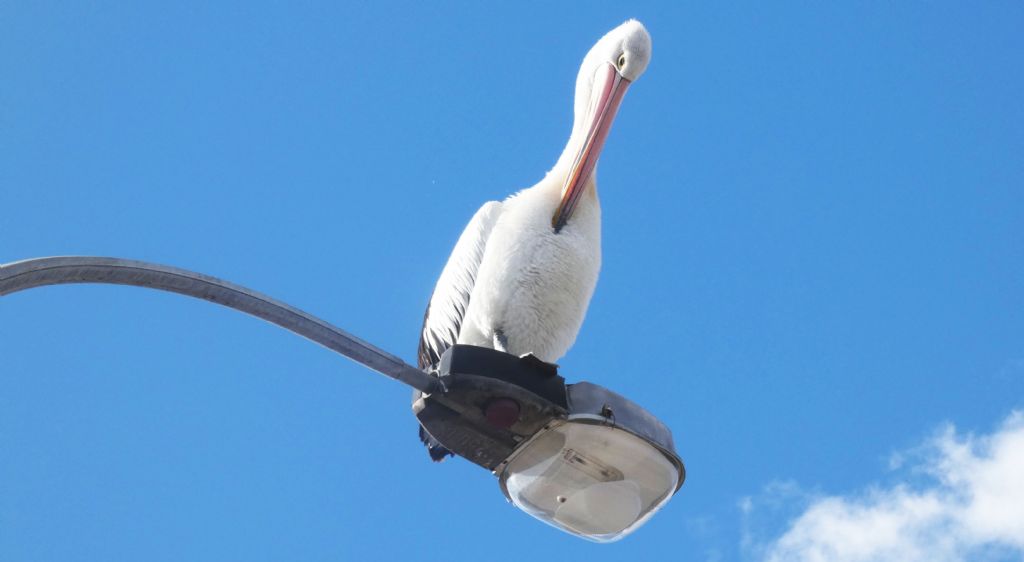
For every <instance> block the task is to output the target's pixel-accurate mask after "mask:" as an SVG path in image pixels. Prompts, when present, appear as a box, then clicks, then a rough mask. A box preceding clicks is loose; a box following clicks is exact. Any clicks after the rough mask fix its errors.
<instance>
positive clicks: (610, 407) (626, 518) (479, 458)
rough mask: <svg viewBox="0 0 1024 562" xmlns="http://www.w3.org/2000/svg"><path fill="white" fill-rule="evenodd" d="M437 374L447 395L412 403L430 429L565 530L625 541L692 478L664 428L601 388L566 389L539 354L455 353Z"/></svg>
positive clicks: (519, 501)
mask: <svg viewBox="0 0 1024 562" xmlns="http://www.w3.org/2000/svg"><path fill="white" fill-rule="evenodd" d="M437 376H438V379H439V381H440V382H441V388H442V391H440V392H434V393H431V394H420V393H417V395H416V396H415V397H414V398H415V400H414V402H413V412H414V413H415V414H416V417H417V419H418V420H419V421H420V423H421V424H422V425H423V428H424V429H425V430H426V431H427V432H428V433H429V434H430V435H431V436H432V437H433V438H434V439H436V440H437V441H438V442H439V443H441V445H442V446H444V447H445V448H447V449H448V450H450V451H452V453H454V454H456V455H458V456H461V457H464V458H466V459H467V460H469V461H470V462H473V463H475V464H477V465H479V466H482V467H484V468H486V469H488V470H490V471H491V472H492V473H494V474H495V475H496V476H497V477H498V482H499V485H500V486H501V490H502V492H503V493H504V494H505V496H506V498H508V500H509V501H510V502H511V503H512V504H513V505H515V506H516V507H518V508H519V509H521V510H523V511H525V512H526V513H528V514H530V515H531V516H533V517H536V518H537V519H540V520H541V521H544V522H545V523H548V524H550V525H552V526H554V527H557V528H559V529H561V530H563V531H566V532H568V533H571V534H573V535H576V536H579V537H582V538H585V539H588V540H592V541H596V542H611V541H615V540H618V539H621V538H622V537H624V536H626V535H627V534H629V533H630V532H632V531H634V530H636V529H637V528H639V527H640V526H642V525H643V524H644V523H645V522H646V521H648V520H649V519H650V518H651V517H652V516H653V515H654V514H655V513H656V512H657V511H658V509H660V508H661V507H662V506H664V505H665V504H666V503H667V502H668V500H669V499H671V497H672V496H673V495H674V494H675V492H676V491H678V490H679V488H680V486H682V484H683V480H684V479H685V477H686V470H685V467H684V466H683V462H682V459H680V458H679V455H678V454H677V453H676V450H675V445H674V443H673V440H672V433H671V431H669V429H668V427H666V426H665V424H663V423H662V422H661V421H659V420H658V419H657V418H655V417H654V416H653V415H651V414H650V413H649V412H647V411H646V410H644V409H643V408H641V407H640V406H639V405H637V404H635V403H634V402H632V401H630V400H628V399H626V398H624V397H623V396H620V395H618V394H616V393H614V392H612V391H610V390H607V389H605V388H603V387H601V386H598V385H595V384H592V383H588V382H579V383H575V384H568V385H567V384H566V383H565V379H564V378H562V377H561V376H559V375H558V372H557V367H556V366H555V365H552V364H549V363H545V362H543V361H541V360H539V359H537V358H536V357H533V356H532V355H526V356H523V357H517V356H515V355H510V354H508V353H503V352H501V351H496V350H493V349H487V348H482V347H475V346H468V345H455V346H453V347H451V348H450V349H448V350H447V351H446V352H445V353H444V355H443V356H442V357H441V361H440V363H439V365H438V371H437Z"/></svg>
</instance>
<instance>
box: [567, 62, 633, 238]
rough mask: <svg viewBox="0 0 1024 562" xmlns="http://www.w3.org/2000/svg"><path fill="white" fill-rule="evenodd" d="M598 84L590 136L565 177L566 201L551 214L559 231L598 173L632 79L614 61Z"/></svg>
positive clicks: (600, 71)
mask: <svg viewBox="0 0 1024 562" xmlns="http://www.w3.org/2000/svg"><path fill="white" fill-rule="evenodd" d="M596 80H597V83H595V84H594V86H595V87H596V88H600V92H601V94H600V96H599V97H598V100H597V106H596V107H595V108H594V109H593V111H591V113H590V122H589V123H587V126H586V131H587V136H586V137H585V140H584V141H583V146H582V147H581V148H580V151H579V153H577V154H576V158H575V160H573V163H572V168H570V169H569V174H568V175H567V176H566V178H565V186H563V187H562V201H561V203H559V204H558V208H557V209H555V214H554V216H553V217H551V226H552V227H554V229H555V232H558V231H560V230H562V227H563V226H565V223H566V222H568V221H569V218H570V217H571V216H572V212H573V210H574V209H575V208H576V204H577V203H579V199H580V197H581V196H582V195H583V192H584V190H585V188H586V185H587V181H588V180H590V176H591V174H593V173H594V167H595V166H597V159H598V158H600V157H601V149H602V148H604V141H605V139H606V138H607V137H608V131H610V130H611V128H612V121H614V120H615V113H616V112H617V111H618V110H619V104H621V103H622V97H623V96H624V95H626V89H627V88H628V87H629V84H630V82H629V80H626V79H625V78H623V77H622V75H621V74H619V73H618V71H617V70H615V67H614V66H612V64H611V63H608V64H607V65H605V68H603V69H601V70H599V71H598V76H597V78H596Z"/></svg>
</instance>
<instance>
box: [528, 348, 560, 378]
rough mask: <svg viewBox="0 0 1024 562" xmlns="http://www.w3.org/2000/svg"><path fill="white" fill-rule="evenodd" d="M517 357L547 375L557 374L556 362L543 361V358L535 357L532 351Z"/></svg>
mask: <svg viewBox="0 0 1024 562" xmlns="http://www.w3.org/2000/svg"><path fill="white" fill-rule="evenodd" d="M519 359H520V360H521V361H524V362H526V363H527V364H528V365H530V366H532V367H534V368H536V369H537V370H538V371H541V372H543V373H544V374H545V375H547V376H549V377H553V376H555V375H557V374H558V364H557V363H548V362H547V361H544V360H543V359H541V358H540V357H537V356H536V355H534V354H532V353H527V354H526V355H520V356H519Z"/></svg>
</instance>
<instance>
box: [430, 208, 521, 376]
mask: <svg viewBox="0 0 1024 562" xmlns="http://www.w3.org/2000/svg"><path fill="white" fill-rule="evenodd" d="M499 215H501V203H499V202H497V201H491V202H489V203H486V204H485V205H484V206H483V207H480V210H479V211H477V212H476V214H475V215H473V218H472V220H470V221H469V224H468V225H466V229H465V230H463V231H462V236H459V241H458V242H456V243H455V249H453V250H452V255H451V257H449V258H448V263H447V264H445V266H444V271H442V272H441V277H440V278H439V279H438V280H437V285H436V286H435V287H434V294H433V295H431V297H430V304H428V305H427V311H426V313H425V314H424V315H423V333H422V334H421V335H420V347H419V351H418V352H417V354H416V363H417V365H418V366H419V368H420V369H427V368H429V367H431V366H433V365H436V364H437V362H438V361H440V360H441V354H443V353H444V352H445V350H446V349H448V348H449V347H451V346H453V345H455V342H457V341H458V340H459V329H461V327H462V321H463V319H464V318H465V316H466V309H467V308H468V307H469V297H470V295H471V294H473V284H474V283H475V282H476V273H477V270H478V269H479V268H480V261H481V260H482V259H483V256H484V248H485V247H486V246H487V239H488V238H490V236H491V229H492V228H494V223H495V222H497V221H498V216H499Z"/></svg>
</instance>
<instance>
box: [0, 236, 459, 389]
mask: <svg viewBox="0 0 1024 562" xmlns="http://www.w3.org/2000/svg"><path fill="white" fill-rule="evenodd" d="M62 283H107V284H114V285H134V286H136V287H148V288H150V289H160V290H161V291H170V292H172V293H179V294H182V295H186V296H189V297H195V298H198V299H204V300H208V301H210V302H215V303H217V304H219V305H223V306H226V307H228V308H233V309H235V310H240V311H242V312H245V313H246V314H251V315H253V316H255V317H257V318H261V319H263V320H266V321H267V322H272V323H274V324H277V325H278V326H281V327H282V328H284V329H286V330H290V331H292V332H295V333H296V334H299V335H300V336H302V337H304V338H307V339H310V340H312V341H314V342H316V343H318V344H320V345H322V346H324V347H326V348H327V349H330V350H333V351H336V352H338V353H340V354H342V355H344V356H345V357H348V358H349V359H352V360H353V361H355V362H357V363H361V364H363V365H365V366H367V367H369V368H371V369H373V370H374V371H377V372H379V373H382V374H384V375H386V376H389V377H391V378H393V379H397V380H399V381H401V382H404V383H405V384H407V385H409V386H411V387H413V388H415V389H418V390H421V391H423V392H426V393H432V392H435V391H437V390H439V388H440V387H439V383H438V380H437V378H436V377H434V376H432V375H429V374H427V373H424V372H423V371H420V370H419V369H416V368H415V367H412V366H411V365H409V364H407V363H405V362H404V361H402V360H401V359H399V358H398V357H395V356H394V355H391V354H390V353H388V352H386V351H383V350H381V349H379V348H377V347H376V346H373V345H370V344H369V343H366V342H364V341H363V340H361V339H359V338H357V337H355V336H353V335H352V334H349V333H348V332H346V331H344V330H342V329H340V328H336V327H334V326H332V325H330V324H328V323H327V322H324V321H323V320H321V319H319V318H317V317H315V316H313V315H311V314H307V313H305V312H303V311H301V310H299V309H297V308H293V307H291V306H288V305H287V304H284V303H283V302H281V301H278V300H276V299H272V298H270V297H268V296H266V295H262V294H260V293H257V292H255V291H251V290H249V289H246V288H245V287H242V286H239V285H235V284H234V283H228V282H227V281H223V280H220V279H217V278H216V277H210V276H209V275H203V274H201V273H195V272H193V271H188V270H184V269H178V268H176V267H169V266H166V265H158V264H153V263H146V262H142V261H134V260H123V259H119V258H100V257H89V256H64V257H53V258H35V259H29V260H23V261H17V262H12V263H8V264H2V265H0V296H3V295H7V294H10V293H15V292H18V291H23V290H25V289H32V288H34V287H43V286H45V285H58V284H62Z"/></svg>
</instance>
